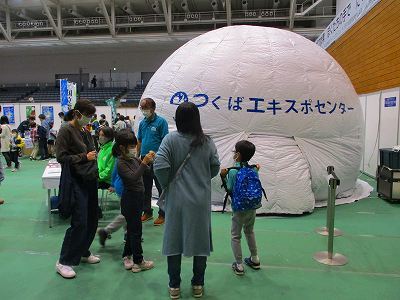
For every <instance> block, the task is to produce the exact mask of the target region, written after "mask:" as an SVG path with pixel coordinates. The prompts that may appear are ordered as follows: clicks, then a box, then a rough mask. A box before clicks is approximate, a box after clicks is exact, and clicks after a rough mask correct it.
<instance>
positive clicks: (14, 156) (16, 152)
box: [10, 151, 19, 169]
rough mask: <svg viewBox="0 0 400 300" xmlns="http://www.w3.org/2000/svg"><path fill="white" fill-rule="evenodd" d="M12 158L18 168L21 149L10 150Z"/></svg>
mask: <svg viewBox="0 0 400 300" xmlns="http://www.w3.org/2000/svg"><path fill="white" fill-rule="evenodd" d="M10 158H11V161H12V162H13V163H14V165H15V168H16V169H18V168H19V161H18V158H19V151H10Z"/></svg>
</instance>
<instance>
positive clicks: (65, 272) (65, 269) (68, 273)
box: [56, 261, 76, 279]
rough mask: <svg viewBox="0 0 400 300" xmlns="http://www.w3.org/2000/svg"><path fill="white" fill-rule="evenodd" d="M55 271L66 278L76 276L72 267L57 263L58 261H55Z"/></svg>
mask: <svg viewBox="0 0 400 300" xmlns="http://www.w3.org/2000/svg"><path fill="white" fill-rule="evenodd" d="M56 271H57V273H58V274H60V275H61V276H62V277H64V278H67V279H70V278H74V277H75V276H76V273H75V271H74V269H72V267H70V266H65V265H62V264H60V263H59V261H57V263H56Z"/></svg>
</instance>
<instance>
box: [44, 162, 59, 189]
mask: <svg viewBox="0 0 400 300" xmlns="http://www.w3.org/2000/svg"><path fill="white" fill-rule="evenodd" d="M60 177H61V165H60V164H59V163H57V162H56V161H54V160H52V161H49V163H48V165H47V167H46V169H45V170H44V172H43V175H42V184H43V188H44V189H58V187H59V185H60Z"/></svg>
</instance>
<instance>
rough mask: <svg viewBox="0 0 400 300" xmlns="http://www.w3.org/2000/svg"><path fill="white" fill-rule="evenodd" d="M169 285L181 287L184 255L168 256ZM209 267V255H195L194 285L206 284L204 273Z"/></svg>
mask: <svg viewBox="0 0 400 300" xmlns="http://www.w3.org/2000/svg"><path fill="white" fill-rule="evenodd" d="M167 258H168V275H169V287H170V288H179V287H180V284H181V261H182V255H172V256H168V257H167ZM206 267H207V256H194V257H193V278H192V285H201V286H203V285H204V275H205V273H206Z"/></svg>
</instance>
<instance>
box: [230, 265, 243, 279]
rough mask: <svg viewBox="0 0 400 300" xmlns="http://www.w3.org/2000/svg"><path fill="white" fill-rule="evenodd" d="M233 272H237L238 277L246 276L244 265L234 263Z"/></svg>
mask: <svg viewBox="0 0 400 300" xmlns="http://www.w3.org/2000/svg"><path fill="white" fill-rule="evenodd" d="M232 270H233V272H235V274H236V275H239V276H241V275H244V268H243V264H238V263H237V262H234V263H233V264H232Z"/></svg>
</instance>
